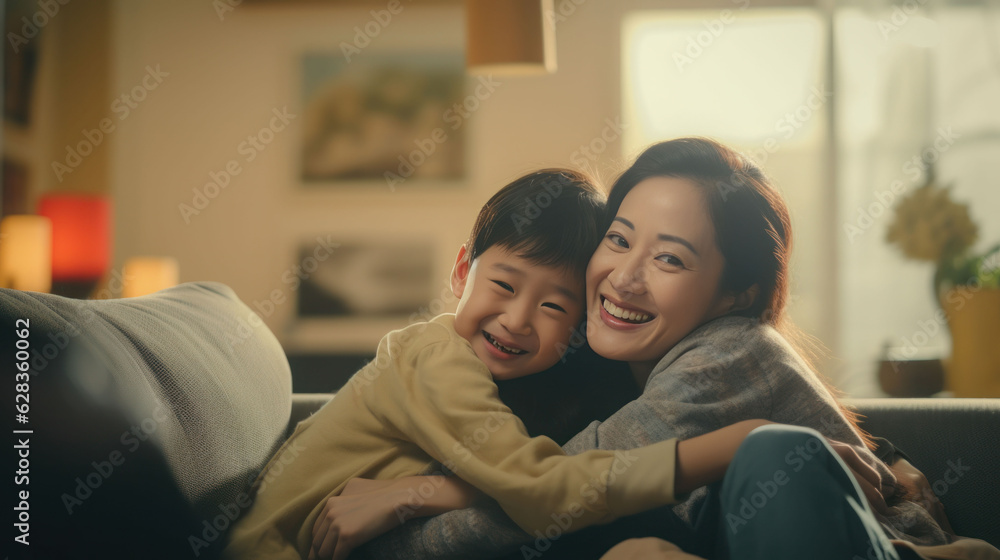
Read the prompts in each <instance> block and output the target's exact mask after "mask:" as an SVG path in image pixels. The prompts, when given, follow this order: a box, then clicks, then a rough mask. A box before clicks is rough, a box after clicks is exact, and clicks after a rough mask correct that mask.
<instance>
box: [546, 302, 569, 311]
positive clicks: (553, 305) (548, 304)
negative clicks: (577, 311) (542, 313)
mask: <svg viewBox="0 0 1000 560" xmlns="http://www.w3.org/2000/svg"><path fill="white" fill-rule="evenodd" d="M542 307H548V308H549V309H555V310H556V311H562V312H563V313H566V310H565V309H563V308H562V306H561V305H559V304H557V303H551V302H546V303H543V304H542Z"/></svg>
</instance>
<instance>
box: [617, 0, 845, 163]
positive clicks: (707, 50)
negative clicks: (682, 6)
mask: <svg viewBox="0 0 1000 560" xmlns="http://www.w3.org/2000/svg"><path fill="white" fill-rule="evenodd" d="M734 8H735V9H732V10H724V11H678V10H670V11H662V10H661V11H643V12H633V13H630V14H627V15H626V17H625V18H624V20H623V29H622V41H623V45H622V59H623V61H622V62H623V63H622V72H623V76H622V78H623V80H622V81H623V84H624V92H623V105H624V112H625V116H626V119H627V120H626V122H627V123H628V124H629V128H628V129H627V130H626V133H625V138H624V141H625V146H624V148H625V150H626V153H631V152H634V151H635V150H637V149H641V148H642V147H644V146H646V145H648V144H649V143H651V142H655V141H658V140H663V139H667V138H673V137H677V136H689V135H698V136H711V137H714V138H718V139H720V140H722V141H725V142H731V143H734V144H738V145H742V146H753V145H760V144H762V143H763V142H764V141H766V140H767V139H769V138H774V139H775V140H777V141H780V142H781V143H782V144H789V143H797V142H804V141H815V140H817V139H818V137H819V136H820V131H821V130H823V128H822V127H821V126H819V125H820V124H821V121H822V120H823V119H822V118H817V115H819V114H822V111H823V110H824V109H823V108H824V106H825V104H826V102H828V101H829V97H828V95H830V84H824V83H823V81H824V73H823V67H824V66H823V62H824V61H823V58H822V56H823V53H824V50H825V49H824V43H825V40H824V37H825V33H826V29H825V27H824V24H823V20H822V18H821V17H820V15H819V14H817V13H816V12H815V11H814V10H810V9H801V8H795V9H781V10H765V9H761V10H746V11H744V10H740V9H739V8H740V5H738V4H735V5H734ZM803 117H805V118H803Z"/></svg>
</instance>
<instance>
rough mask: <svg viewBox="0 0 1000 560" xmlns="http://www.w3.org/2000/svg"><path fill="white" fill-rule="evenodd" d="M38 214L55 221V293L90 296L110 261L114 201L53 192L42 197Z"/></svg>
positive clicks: (53, 228) (53, 261)
mask: <svg viewBox="0 0 1000 560" xmlns="http://www.w3.org/2000/svg"><path fill="white" fill-rule="evenodd" d="M38 215H40V216H45V217H46V218H48V219H49V220H51V221H52V293H54V294H58V295H62V296H67V297H73V298H85V297H87V296H88V295H90V294H91V292H93V291H94V288H95V287H96V286H97V283H98V282H99V281H100V279H101V277H102V276H104V273H105V272H107V270H108V267H109V264H110V261H111V201H110V200H109V199H108V197H106V196H103V195H90V194H71V193H51V194H46V195H43V196H42V198H41V200H39V202H38Z"/></svg>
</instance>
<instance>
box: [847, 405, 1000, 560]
mask: <svg viewBox="0 0 1000 560" xmlns="http://www.w3.org/2000/svg"><path fill="white" fill-rule="evenodd" d="M848 403H849V404H851V405H853V406H855V407H856V408H857V409H858V412H860V413H861V414H863V415H864V416H865V418H863V419H862V427H864V428H865V429H866V430H868V431H869V432H871V433H872V434H874V435H877V436H880V437H884V438H886V439H888V440H889V441H891V442H892V443H893V445H895V446H896V447H898V448H899V449H901V450H902V451H903V452H904V453H906V454H907V455H908V456H909V457H910V459H911V460H912V462H913V464H914V466H916V467H917V468H918V469H920V470H921V471H923V473H924V475H926V476H927V481H928V482H930V484H931V487H932V489H933V491H934V493H935V494H937V496H938V498H939V499H940V500H941V503H943V504H944V507H945V512H946V513H947V515H948V520H949V521H950V522H951V525H952V528H954V529H955V532H956V533H958V534H959V535H963V536H968V537H977V538H980V539H983V540H985V541H987V542H989V543H990V544H992V545H993V546H996V547H1000V482H998V480H1000V447H998V446H997V443H998V442H1000V399H850V400H848Z"/></svg>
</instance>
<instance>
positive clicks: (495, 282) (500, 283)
mask: <svg viewBox="0 0 1000 560" xmlns="http://www.w3.org/2000/svg"><path fill="white" fill-rule="evenodd" d="M493 283H494V284H496V285H497V286H500V287H501V288H503V289H505V290H507V291H508V292H510V293H512V294H513V293H514V288H512V287H511V286H510V284H508V283H506V282H501V281H500V280H494V281H493Z"/></svg>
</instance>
